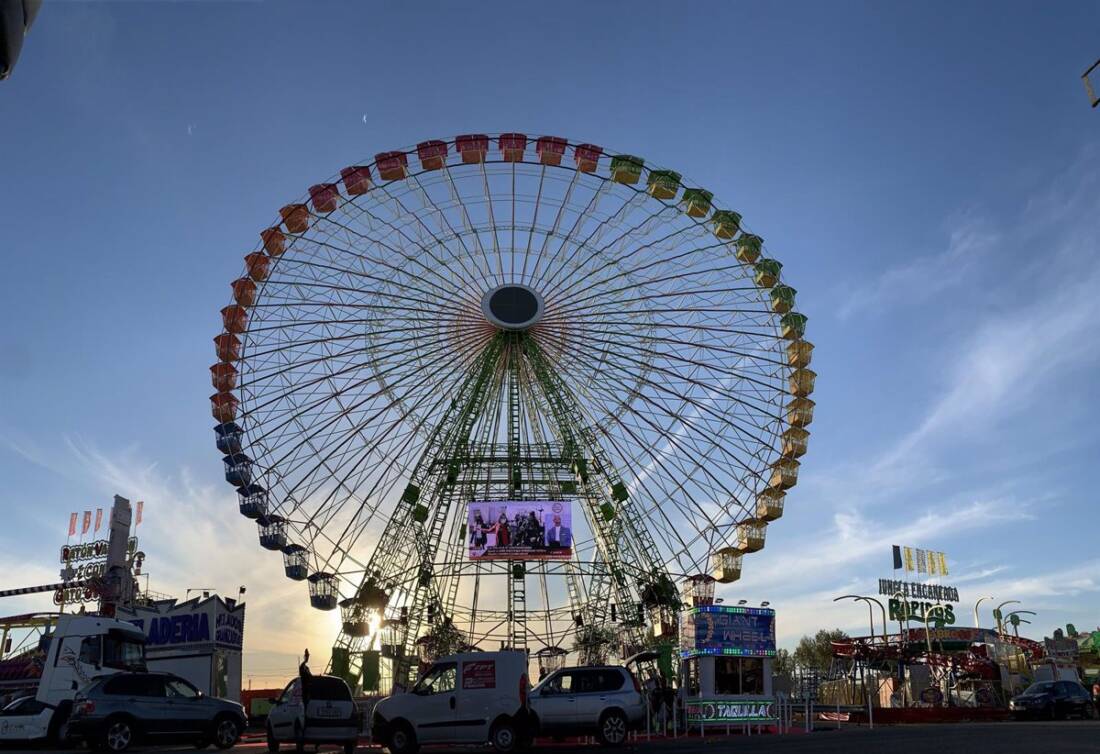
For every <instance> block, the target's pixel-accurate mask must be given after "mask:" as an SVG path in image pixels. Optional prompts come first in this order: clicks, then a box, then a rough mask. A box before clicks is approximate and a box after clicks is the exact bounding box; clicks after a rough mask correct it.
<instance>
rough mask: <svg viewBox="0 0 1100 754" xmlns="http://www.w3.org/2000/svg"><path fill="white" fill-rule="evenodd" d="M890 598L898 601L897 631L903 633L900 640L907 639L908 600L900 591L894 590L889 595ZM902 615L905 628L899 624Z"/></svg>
mask: <svg viewBox="0 0 1100 754" xmlns="http://www.w3.org/2000/svg"><path fill="white" fill-rule="evenodd" d="M890 599H892V600H897V601H898V632H899V633H900V634H903V639H902V641H909V636H908V633H909V632H908V628H909V600H908V599H906V598H905V595H904V594H902V593H901V592H894V593H893V594H892V595H890ZM902 616H905V628H904V629H903V628H902V626H901V620H902Z"/></svg>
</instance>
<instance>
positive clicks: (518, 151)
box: [497, 133, 527, 162]
mask: <svg viewBox="0 0 1100 754" xmlns="http://www.w3.org/2000/svg"><path fill="white" fill-rule="evenodd" d="M497 145H498V146H499V147H500V152H501V154H502V155H504V161H505V162H523V150H525V149H527V136H526V134H517V133H511V134H501V135H500V136H499V137H498V138H497Z"/></svg>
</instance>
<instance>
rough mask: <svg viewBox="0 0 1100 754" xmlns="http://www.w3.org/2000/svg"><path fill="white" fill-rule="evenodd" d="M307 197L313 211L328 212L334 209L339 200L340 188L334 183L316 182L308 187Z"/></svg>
mask: <svg viewBox="0 0 1100 754" xmlns="http://www.w3.org/2000/svg"><path fill="white" fill-rule="evenodd" d="M309 199H310V201H311V202H312V203H313V210H314V211H315V212H322V213H324V214H326V215H327V214H328V213H329V212H333V211H334V210H335V209H336V205H337V203H338V202H339V200H340V190H339V189H337V188H336V184H335V183H318V184H317V185H315V186H310V187H309Z"/></svg>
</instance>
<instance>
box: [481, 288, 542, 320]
mask: <svg viewBox="0 0 1100 754" xmlns="http://www.w3.org/2000/svg"><path fill="white" fill-rule="evenodd" d="M481 312H482V314H484V315H485V319H487V320H489V322H491V323H492V324H494V325H496V326H497V327H499V328H501V329H502V330H513V331H516V330H526V329H527V328H529V327H531V326H533V325H535V324H537V323H538V321H539V320H540V319H542V312H543V302H542V296H541V295H539V292H538V291H536V290H535V289H534V288H531V287H529V286H526V285H522V284H520V283H508V284H507V285H499V286H497V287H496V288H493V289H492V290H490V291H488V292H487V293H486V294H485V295H484V296H482V297H481Z"/></svg>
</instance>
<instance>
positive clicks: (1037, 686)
mask: <svg viewBox="0 0 1100 754" xmlns="http://www.w3.org/2000/svg"><path fill="white" fill-rule="evenodd" d="M1053 691H1054V684H1053V683H1052V682H1051V681H1044V682H1042V683H1033V684H1031V685H1030V686H1028V687H1027V691H1025V692H1024V693H1025V694H1049V693H1051V692H1053Z"/></svg>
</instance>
